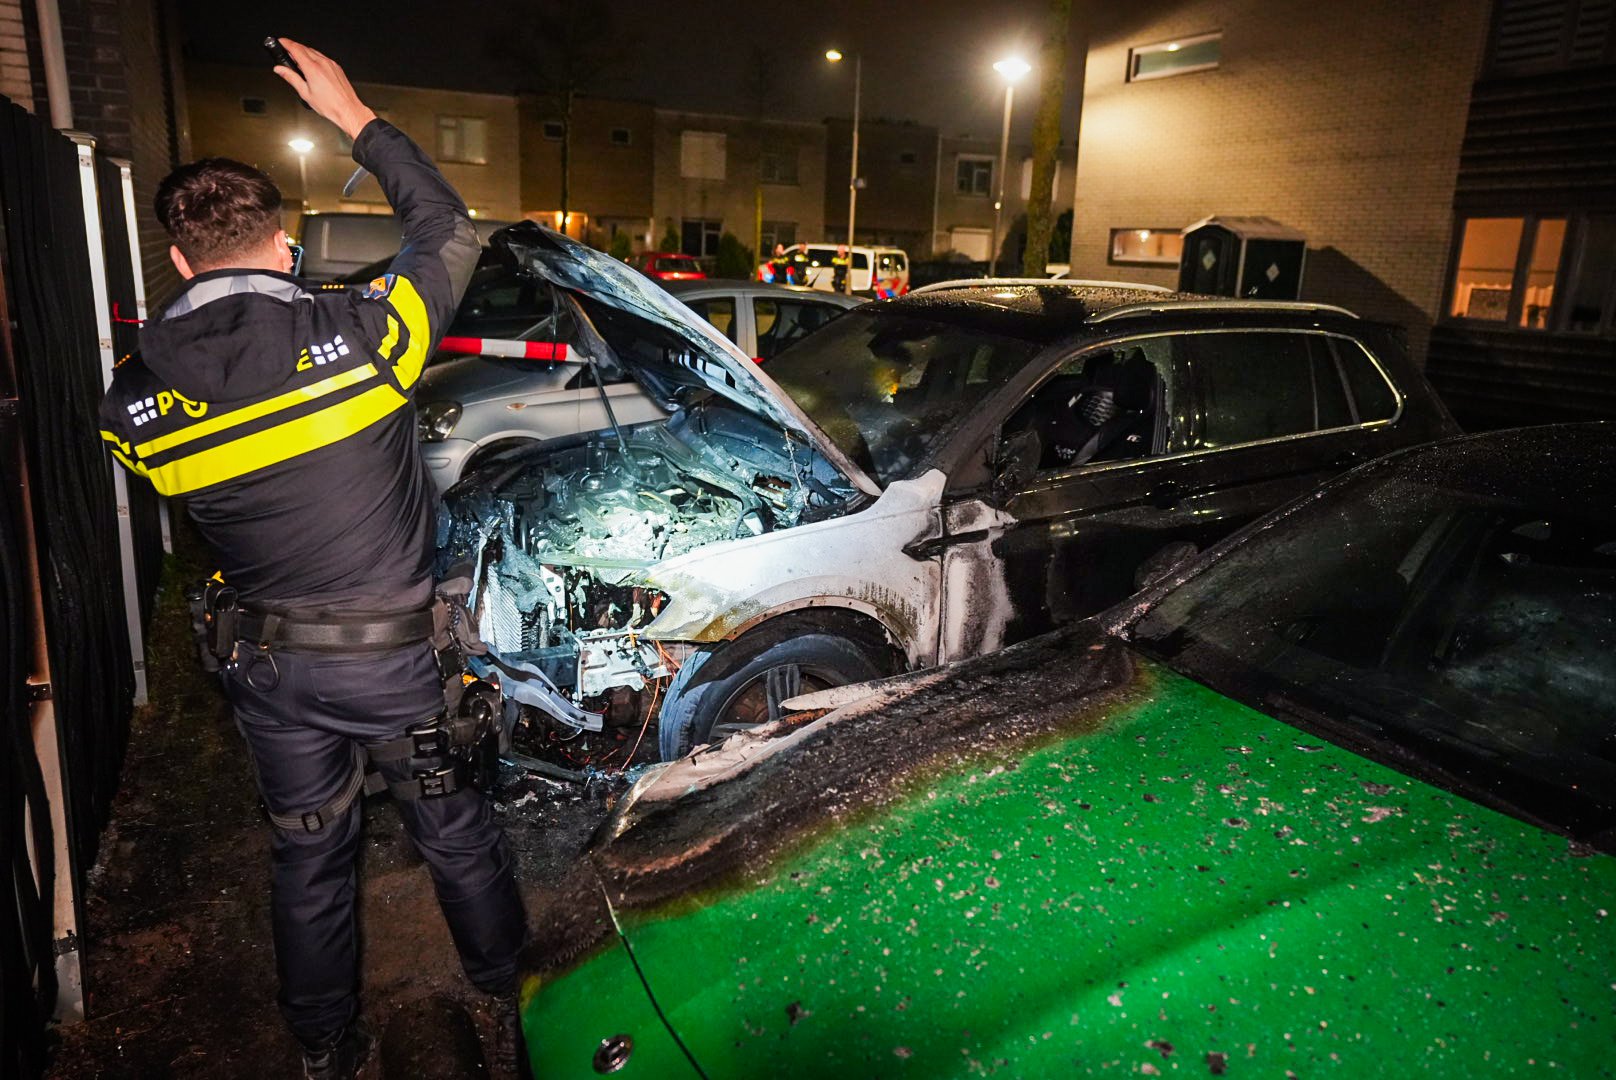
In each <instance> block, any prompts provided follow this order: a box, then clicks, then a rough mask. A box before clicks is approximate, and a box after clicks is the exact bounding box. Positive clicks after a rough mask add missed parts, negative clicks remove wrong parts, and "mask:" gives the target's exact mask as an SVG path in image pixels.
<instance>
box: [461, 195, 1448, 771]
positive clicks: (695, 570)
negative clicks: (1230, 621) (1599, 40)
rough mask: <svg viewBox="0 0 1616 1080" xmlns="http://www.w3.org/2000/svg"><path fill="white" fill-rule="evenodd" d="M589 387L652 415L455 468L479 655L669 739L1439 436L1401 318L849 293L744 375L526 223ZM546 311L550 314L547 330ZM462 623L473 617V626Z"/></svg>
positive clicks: (766, 706)
mask: <svg viewBox="0 0 1616 1080" xmlns="http://www.w3.org/2000/svg"><path fill="white" fill-rule="evenodd" d="M493 243H494V247H495V248H496V250H498V251H500V252H502V253H503V255H504V257H506V258H508V259H510V260H511V261H512V262H513V264H514V265H515V266H517V267H518V268H519V269H520V270H521V271H522V272H523V273H527V274H531V275H534V277H535V278H537V279H539V280H541V281H543V282H544V283H546V285H547V286H548V287H550V288H552V289H554V290H555V297H556V300H557V302H558V304H559V305H560V306H561V309H564V310H565V311H567V312H568V313H569V314H570V315H571V319H570V322H568V325H569V327H570V331H569V332H570V333H572V334H574V335H576V336H577V338H578V342H577V344H578V345H579V346H580V348H579V351H580V352H582V353H583V354H585V355H586V356H587V357H588V360H587V361H586V363H587V365H588V366H590V367H591V369H592V370H591V371H590V372H589V374H588V379H589V382H590V384H592V385H594V386H598V387H605V386H606V385H609V384H611V383H612V382H614V381H616V380H620V379H622V378H625V377H626V378H631V379H633V380H634V381H635V382H636V383H638V384H639V385H640V386H641V387H642V388H644V390H645V392H646V393H647V394H648V395H649V396H650V397H651V398H652V399H653V400H655V401H656V402H657V403H658V404H659V405H660V406H661V407H662V408H663V409H664V410H666V414H667V415H666V418H665V419H661V420H656V421H653V422H649V423H640V424H635V425H624V424H620V423H618V422H617V421H616V420H615V418H613V417H612V414H611V409H610V405H609V402H607V401H606V400H605V396H604V394H603V395H602V400H603V404H604V405H605V406H606V407H605V413H606V416H607V418H608V424H609V426H608V427H607V428H605V429H604V430H601V431H598V432H594V433H592V434H588V435H585V436H580V437H578V438H576V439H572V440H567V441H563V442H555V443H548V444H545V445H543V446H540V447H537V448H532V449H526V450H518V451H512V452H511V453H509V454H503V455H497V456H495V457H494V458H492V459H491V460H489V461H488V462H487V463H486V464H485V465H484V466H482V467H481V468H480V469H478V470H476V471H475V472H473V473H472V474H470V475H468V476H467V477H466V478H465V479H464V480H462V482H461V483H459V484H458V485H456V486H455V487H454V488H453V489H451V491H450V492H448V493H447V495H446V497H445V500H444V509H443V512H442V515H441V521H440V529H439V538H438V539H439V549H440V550H439V571H440V574H441V575H442V576H445V577H452V578H457V579H458V580H459V581H460V582H461V583H462V584H461V587H462V588H464V589H465V590H466V591H467V592H468V594H469V595H468V601H467V606H468V611H469V615H470V619H471V621H472V624H473V626H472V627H471V628H469V629H474V630H475V636H474V638H473V639H474V640H475V639H480V642H481V643H485V644H486V646H487V652H486V653H481V652H480V649H481V645H479V646H478V647H477V648H476V649H474V650H473V655H471V656H469V657H468V661H467V662H468V666H469V668H470V670H471V672H473V673H475V674H478V675H482V676H486V677H489V678H490V679H491V680H492V681H495V682H497V683H498V685H499V688H500V692H501V693H502V695H503V696H504V697H505V699H506V702H507V713H508V715H511V714H526V715H527V716H529V717H532V718H535V719H543V721H544V722H546V723H557V724H560V725H562V726H563V727H565V728H573V729H576V728H599V727H600V726H601V724H602V723H603V717H605V718H613V717H621V718H625V719H626V718H633V720H634V722H636V723H637V722H638V720H639V717H641V716H644V717H646V718H647V720H649V718H650V717H651V716H652V715H653V714H655V716H656V717H657V719H658V738H659V742H660V750H661V753H662V756H663V757H664V758H673V757H677V756H679V755H681V754H683V753H685V752H687V751H688V750H689V749H690V748H691V747H692V746H694V745H697V744H700V743H704V742H707V741H709V740H711V739H714V738H717V737H720V736H722V735H724V734H726V733H727V732H728V731H730V730H734V729H736V728H742V727H748V726H751V725H754V724H757V723H760V722H763V721H766V720H769V719H771V718H773V717H776V716H778V715H779V714H780V709H781V703H782V702H784V701H785V700H788V699H789V698H792V697H794V696H797V695H799V694H801V693H804V692H810V691H815V690H822V689H827V688H830V687H834V686H837V685H841V684H845V683H851V682H859V681H863V680H868V679H871V678H876V677H879V676H882V675H886V674H893V673H896V672H899V671H902V670H906V669H910V668H917V667H928V666H932V665H935V664H938V663H944V662H948V661H951V660H957V659H961V658H964V657H968V656H973V655H978V654H981V653H984V652H988V651H992V650H994V649H997V648H999V647H1001V646H1003V645H1006V644H1009V643H1012V642H1014V641H1017V640H1021V639H1023V638H1027V637H1031V636H1033V635H1035V634H1038V633H1041V632H1043V631H1045V630H1048V629H1050V628H1051V627H1053V626H1056V625H1060V624H1064V623H1068V622H1071V621H1074V620H1076V619H1079V618H1082V617H1085V616H1087V615H1091V614H1093V613H1094V612H1096V611H1099V610H1101V609H1102V608H1104V607H1106V606H1108V605H1110V604H1111V603H1114V602H1115V601H1117V600H1118V599H1121V598H1122V597H1124V596H1126V595H1128V594H1129V593H1131V592H1133V591H1134V590H1135V589H1136V588H1137V587H1139V585H1141V584H1142V583H1143V582H1144V581H1146V580H1148V579H1149V578H1150V577H1152V576H1153V575H1155V574H1159V573H1160V572H1162V571H1163V570H1164V569H1165V568H1170V567H1171V566H1172V565H1174V564H1175V563H1176V562H1177V561H1181V560H1182V559H1184V558H1186V557H1187V556H1188V555H1189V554H1191V553H1193V552H1194V551H1196V550H1198V549H1199V548H1201V547H1204V546H1206V545H1207V544H1209V543H1211V542H1212V541H1214V540H1217V539H1220V538H1221V537H1222V536H1224V535H1226V534H1228V533H1230V532H1232V531H1233V530H1234V529H1236V528H1237V527H1239V526H1241V525H1244V524H1245V523H1246V522H1248V521H1250V520H1252V519H1254V518H1256V517H1257V516H1258V515H1260V514H1262V513H1264V512H1266V511H1268V510H1270V509H1272V508H1273V507H1275V506H1277V505H1279V504H1280V503H1283V502H1285V501H1287V500H1288V499H1290V498H1291V497H1293V496H1296V495H1299V494H1301V493H1303V492H1305V491H1307V490H1309V489H1311V488H1312V487H1314V486H1316V485H1317V484H1318V483H1319V482H1321V481H1322V480H1324V479H1326V478H1327V477H1329V476H1331V475H1333V474H1335V473H1338V472H1340V471H1342V470H1344V469H1345V468H1347V467H1349V466H1350V465H1352V464H1353V463H1355V462H1357V461H1360V460H1364V459H1367V458H1369V457H1372V456H1377V455H1379V454H1381V453H1384V452H1386V451H1389V450H1392V449H1396V448H1398V447H1402V446H1405V445H1410V444H1413V443H1419V442H1425V441H1428V440H1430V439H1433V438H1436V437H1439V436H1441V435H1445V434H1449V433H1451V432H1452V431H1453V426H1452V421H1451V420H1450V419H1449V417H1448V415H1447V413H1446V411H1445V410H1444V409H1443V408H1442V406H1441V405H1440V403H1439V402H1438V401H1437V399H1436V397H1435V395H1434V393H1433V392H1432V390H1431V389H1430V387H1429V385H1428V384H1427V383H1426V382H1425V381H1424V379H1423V378H1422V377H1421V376H1420V374H1419V373H1418V371H1417V370H1416V369H1415V368H1414V367H1413V366H1412V365H1411V364H1410V363H1409V361H1408V359H1407V357H1406V355H1405V354H1404V352H1403V350H1402V348H1401V347H1400V343H1399V339H1398V336H1397V334H1396V332H1395V331H1392V330H1391V329H1389V328H1386V327H1382V326H1378V325H1376V324H1373V323H1368V322H1365V321H1363V320H1360V319H1358V318H1356V317H1355V316H1353V315H1352V314H1351V313H1350V312H1346V311H1343V310H1341V309H1337V308H1329V307H1326V306H1322V305H1314V304H1284V303H1260V302H1252V301H1231V300H1208V299H1205V298H1195V297H1187V296H1182V295H1179V294H1173V293H1168V292H1165V291H1162V290H1156V289H1151V288H1149V287H1144V286H1127V285H1116V286H1110V285H1095V284H1067V283H1060V282H1052V283H1048V284H1043V283H1033V284H1027V283H1019V282H994V281H987V282H971V283H962V284H959V285H956V286H949V287H943V288H938V289H933V290H925V291H921V292H917V293H915V294H911V295H910V296H908V297H905V298H903V299H900V300H895V301H891V302H886V303H882V304H876V305H867V306H865V307H863V308H860V309H857V310H854V311H850V312H848V313H847V314H846V315H844V316H842V317H841V318H839V319H837V320H835V321H834V322H833V323H831V324H830V325H828V326H826V327H824V328H823V329H821V330H819V331H817V332H815V333H814V334H812V335H810V336H808V337H807V338H805V339H804V340H802V341H800V342H798V343H797V344H795V345H793V346H792V347H790V348H788V349H786V350H785V351H784V352H782V353H780V354H779V355H777V356H776V357H774V359H773V360H772V361H771V362H770V363H769V364H768V365H767V368H766V369H765V370H760V369H759V367H758V366H757V365H756V364H754V363H753V362H752V361H751V360H750V359H749V358H747V357H746V356H745V355H744V354H743V353H741V352H740V350H739V349H737V348H736V347H735V346H734V345H733V344H732V343H731V342H730V341H728V339H727V338H725V337H724V336H723V335H722V334H720V333H719V332H718V331H717V330H715V329H714V328H713V327H712V326H711V325H710V324H708V323H707V322H706V321H705V320H703V319H701V318H700V317H699V316H697V315H696V314H695V313H694V312H692V311H690V310H689V309H688V308H685V307H684V306H683V305H682V304H680V303H679V302H678V300H677V299H675V298H674V297H672V296H670V295H669V294H667V293H666V292H664V291H663V290H661V289H660V288H658V287H657V286H656V285H655V283H653V282H651V281H650V280H648V279H646V278H644V277H642V276H641V275H638V274H635V273H634V272H633V271H632V270H630V269H629V268H628V267H626V266H624V265H623V264H622V263H620V262H617V261H616V260H613V259H610V258H608V257H607V256H605V255H602V254H600V253H598V252H595V251H592V250H590V249H588V248H586V247H584V246H582V245H580V244H578V243H576V242H574V241H572V240H570V239H568V238H566V237H563V236H561V235H559V234H557V233H554V232H552V231H550V230H547V229H544V228H542V227H540V226H538V225H534V224H531V223H525V224H520V225H517V226H513V227H511V228H509V229H506V230H502V232H501V233H499V234H496V236H495V238H494V242H493ZM561 322H562V320H558V325H560V323H561ZM468 636H470V635H468Z"/></svg>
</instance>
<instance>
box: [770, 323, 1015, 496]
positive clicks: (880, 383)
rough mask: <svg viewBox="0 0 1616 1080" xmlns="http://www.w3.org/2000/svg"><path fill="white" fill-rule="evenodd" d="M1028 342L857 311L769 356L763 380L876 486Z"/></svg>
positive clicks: (993, 385) (901, 469) (995, 379)
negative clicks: (770, 382) (775, 385)
mask: <svg viewBox="0 0 1616 1080" xmlns="http://www.w3.org/2000/svg"><path fill="white" fill-rule="evenodd" d="M1038 350H1039V346H1038V345H1037V344H1036V343H1034V342H1029V341H1022V340H1020V339H1017V338H1010V337H1002V336H999V335H996V334H991V333H987V332H984V331H980V330H975V329H972V328H970V327H968V326H963V325H959V324H955V323H947V322H940V321H935V320H933V319H927V318H919V317H917V316H914V315H910V314H907V313H905V312H902V311H890V310H868V309H855V310H852V311H849V312H847V313H846V314H845V315H843V316H841V317H840V318H838V319H836V320H835V321H833V322H831V323H830V324H829V325H827V326H825V327H824V328H823V329H821V330H820V331H819V332H817V333H815V334H812V335H810V336H808V337H806V338H804V339H803V340H802V341H800V342H798V343H797V344H796V345H794V346H792V347H791V348H789V349H786V350H785V351H784V352H781V353H779V354H778V355H777V356H775V357H774V358H773V359H772V360H771V361H770V362H769V366H768V369H767V370H768V372H769V376H770V377H771V378H772V379H774V381H775V382H777V383H778V384H779V385H780V387H781V389H783V390H784V391H785V392H786V393H788V394H790V395H791V397H792V399H793V400H794V401H795V402H796V403H797V404H798V406H800V407H801V408H802V410H803V411H804V412H806V413H807V414H808V416H809V417H810V418H811V419H812V420H813V421H814V423H815V424H817V425H818V426H819V428H820V430H822V431H823V432H824V433H825V434H826V435H827V436H828V437H829V438H830V439H831V440H832V441H833V442H835V444H836V445H837V447H838V448H839V449H840V450H841V451H842V452H843V453H844V454H846V455H847V456H848V457H849V458H850V459H851V460H852V461H853V462H854V463H856V464H857V465H858V466H859V467H860V468H862V469H864V470H865V471H866V472H868V473H870V475H871V476H872V477H873V478H874V479H875V480H876V482H877V483H880V484H883V485H884V484H888V483H891V482H892V481H893V480H898V479H901V478H903V477H904V476H905V475H906V474H907V473H908V471H909V470H910V469H911V468H912V467H914V466H915V465H916V464H918V463H919V462H920V461H921V459H922V458H924V457H925V455H926V454H927V453H928V452H929V451H930V450H931V448H932V447H933V446H935V445H937V443H938V442H939V440H940V439H941V438H942V437H943V436H944V435H945V434H946V433H947V431H948V429H949V428H950V426H951V425H952V424H953V423H954V421H955V420H957V419H959V418H960V417H961V416H962V415H964V414H965V413H966V412H967V411H969V410H970V409H972V408H974V407H976V406H977V405H979V404H980V403H981V402H982V401H984V400H985V399H986V398H987V397H988V395H990V394H991V393H993V391H995V390H997V389H998V388H999V387H1000V386H1003V385H1004V384H1005V382H1007V381H1008V380H1009V379H1010V378H1011V377H1012V376H1013V375H1014V374H1015V373H1016V372H1018V371H1020V370H1021V369H1022V368H1024V367H1025V366H1026V365H1027V363H1028V362H1029V361H1031V359H1032V358H1033V356H1035V355H1036V354H1037V352H1038Z"/></svg>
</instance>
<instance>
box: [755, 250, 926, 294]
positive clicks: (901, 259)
mask: <svg viewBox="0 0 1616 1080" xmlns="http://www.w3.org/2000/svg"><path fill="white" fill-rule="evenodd" d="M837 246H838V245H836V244H792V245H791V246H790V247H788V248H786V261H787V264H788V265H791V266H796V265H799V264H800V263H801V261H802V260H799V259H796V258H795V256H796V255H797V254H798V253H799V252H801V253H802V254H804V255H806V256H807V260H806V261H807V265H806V268H805V270H804V275H805V276H804V278H803V280H801V281H792V282H790V283H789V284H793V285H807V286H808V287H809V288H811V289H820V290H823V291H824V292H835V291H836V286H835V280H836V270H835V267H833V266H832V265H831V260H832V259H834V258H836V249H837ZM848 254H849V255H851V256H852V262H853V267H852V275H853V291H854V292H856V293H862V292H874V293H875V294H876V295H877V296H878V297H881V298H886V297H889V296H902V295H903V294H904V293H906V292H908V291H909V256H908V255H907V254H905V253H904V251H903V249H902V248H895V247H864V246H862V245H860V246H855V247H852V248H849V249H848ZM872 264H873V265H874V267H875V272H874V274H871V272H870V267H871V265H872ZM769 272H770V267H769V263H767V262H765V263H762V264H760V266H759V267H758V276H759V278H760V279H762V280H765V281H767V280H770V278H769V277H768V276H767V274H768V273H769ZM776 284H787V283H786V282H776Z"/></svg>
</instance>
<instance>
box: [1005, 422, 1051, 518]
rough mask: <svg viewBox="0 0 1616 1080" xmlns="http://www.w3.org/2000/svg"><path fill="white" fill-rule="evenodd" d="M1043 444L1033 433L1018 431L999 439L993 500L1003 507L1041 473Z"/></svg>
mask: <svg viewBox="0 0 1616 1080" xmlns="http://www.w3.org/2000/svg"><path fill="white" fill-rule="evenodd" d="M1043 454H1044V448H1043V442H1042V441H1041V440H1040V439H1039V438H1038V433H1037V432H1035V431H1032V430H1025V431H1018V432H1016V433H1015V434H1013V435H1007V436H1004V437H1002V438H1001V439H1000V440H999V445H998V448H997V451H996V452H995V454H994V462H993V501H994V502H995V503H996V504H997V505H999V506H1001V507H1002V506H1003V505H1004V504H1005V503H1008V502H1009V501H1010V499H1011V498H1012V497H1013V496H1014V495H1015V494H1016V492H1018V491H1020V490H1021V489H1022V488H1023V487H1025V486H1026V485H1027V481H1029V480H1031V479H1032V478H1033V474H1034V473H1036V472H1037V471H1038V462H1039V460H1040V459H1041V458H1042V457H1043Z"/></svg>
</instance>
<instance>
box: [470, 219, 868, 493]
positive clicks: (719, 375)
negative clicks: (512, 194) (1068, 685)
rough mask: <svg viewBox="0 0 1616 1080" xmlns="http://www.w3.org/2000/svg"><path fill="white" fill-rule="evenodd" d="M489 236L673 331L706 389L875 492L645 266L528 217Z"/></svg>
mask: <svg viewBox="0 0 1616 1080" xmlns="http://www.w3.org/2000/svg"><path fill="white" fill-rule="evenodd" d="M489 243H490V245H491V246H493V247H494V248H495V249H496V250H499V251H503V252H504V253H505V254H506V255H507V256H508V257H509V258H510V259H511V260H512V261H513V262H514V263H515V264H516V265H517V266H519V267H521V268H522V269H524V270H528V271H530V272H532V273H534V274H537V275H538V276H539V277H541V278H543V279H544V280H546V281H548V282H550V283H551V284H553V285H556V286H557V287H559V288H562V289H566V290H568V291H570V292H574V293H578V294H580V295H582V296H585V297H588V298H589V299H590V300H593V301H595V302H596V303H599V304H603V305H605V306H607V307H610V308H614V309H616V310H617V311H620V312H623V313H625V314H628V315H631V316H633V317H635V318H638V319H644V320H645V321H647V322H650V323H652V324H654V325H656V326H659V327H662V328H663V329H665V330H668V331H671V332H672V333H673V334H675V335H676V336H677V337H678V338H679V340H680V341H681V342H683V343H685V344H687V345H689V347H690V351H689V352H688V353H687V354H685V355H683V356H681V357H678V358H677V359H676V360H675V361H674V362H676V363H678V364H679V365H681V366H683V367H685V368H687V369H688V370H689V371H690V372H692V373H693V374H694V375H695V376H696V377H697V378H699V379H700V380H701V382H702V383H703V384H704V385H705V386H706V387H707V388H708V389H710V390H712V391H713V392H714V393H715V394H718V395H720V396H721V397H723V398H726V399H727V400H729V401H732V402H734V403H735V404H737V405H739V406H741V407H742V408H744V409H747V410H749V411H751V412H754V413H757V414H758V415H760V416H762V417H764V418H765V419H767V420H770V421H772V422H773V423H775V424H778V425H780V426H781V427H782V428H784V429H786V430H788V431H794V432H796V433H797V434H799V435H801V436H803V437H804V438H806V439H807V440H809V441H810V442H811V443H813V444H814V445H815V446H817V447H818V448H819V450H820V452H821V453H822V454H824V456H825V458H826V459H827V460H828V461H830V462H831V463H832V464H833V465H835V466H836V467H837V469H839V470H840V471H841V472H842V473H843V475H845V476H846V477H847V478H848V479H849V480H851V481H853V483H854V484H856V485H857V486H858V487H859V488H861V489H862V490H864V491H866V492H868V493H869V494H871V495H878V494H880V491H881V489H880V487H879V486H877V485H876V483H875V482H874V481H873V480H871V479H870V478H869V476H867V475H866V474H865V472H864V471H863V470H862V469H860V468H859V467H858V466H857V465H855V464H853V462H852V461H850V460H849V459H848V458H847V456H846V455H845V454H843V453H842V452H841V450H840V449H838V448H837V446H836V444H835V443H833V442H832V441H831V440H830V439H828V438H826V437H825V436H824V434H823V433H822V432H821V431H820V430H819V428H818V426H817V425H815V424H814V422H813V421H812V420H810V419H808V417H807V415H806V414H804V413H803V412H802V410H801V409H799V408H797V405H796V403H795V402H793V401H792V400H791V398H790V396H789V395H788V394H786V392H785V391H783V390H781V389H780V387H779V386H778V385H776V384H775V382H774V381H773V380H772V379H770V378H769V377H768V376H767V375H765V374H763V373H762V371H761V370H759V367H758V365H757V364H756V363H754V362H753V361H752V359H751V358H750V357H748V356H747V355H746V354H745V353H743V352H742V351H741V350H740V349H739V348H738V347H737V346H736V345H735V343H734V342H732V341H730V340H729V339H728V338H726V337H725V336H724V335H723V334H721V333H719V332H718V330H717V328H715V327H714V326H713V325H712V324H711V323H709V322H708V321H707V320H706V319H703V318H702V317H701V316H700V315H697V314H696V313H695V312H694V311H692V310H690V309H689V308H688V307H686V306H685V305H684V304H682V303H680V301H679V300H678V299H677V298H676V297H674V296H673V295H672V294H670V293H669V292H667V291H666V290H665V289H663V288H662V287H661V286H660V285H658V284H657V283H656V282H654V281H652V280H651V279H650V278H648V277H646V276H645V275H644V274H641V273H639V272H638V271H636V270H634V269H632V268H631V267H629V266H628V265H627V264H626V263H623V262H621V261H619V260H617V259H614V258H612V257H611V256H610V255H607V254H605V253H604V252H600V251H596V250H595V249H594V248H591V247H588V246H587V245H584V244H580V243H579V242H578V241H576V240H573V239H572V238H571V237H568V236H563V235H562V234H560V233H558V232H556V231H555V230H553V229H548V228H545V227H544V226H542V225H539V224H538V223H536V222H532V221H522V222H518V223H517V224H515V225H512V226H509V227H508V228H504V229H501V230H499V232H497V233H495V234H494V235H493V236H492V237H491V238H490V240H489ZM624 362H625V363H626V364H628V365H629V366H630V367H632V361H630V360H628V359H627V358H624Z"/></svg>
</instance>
